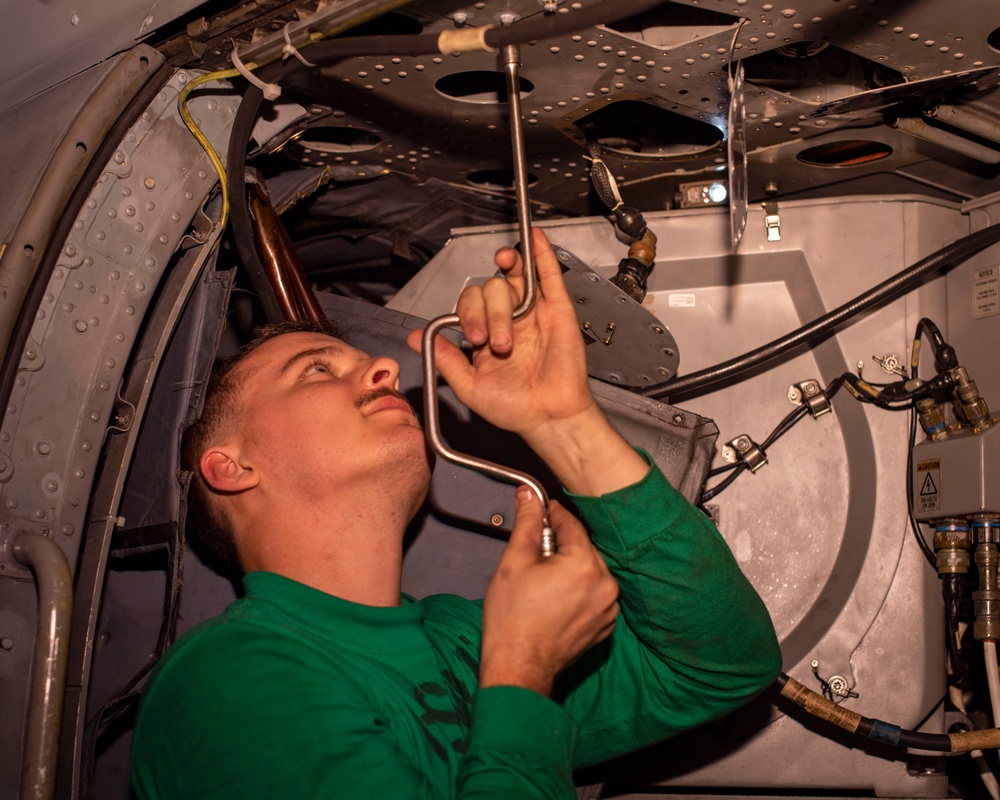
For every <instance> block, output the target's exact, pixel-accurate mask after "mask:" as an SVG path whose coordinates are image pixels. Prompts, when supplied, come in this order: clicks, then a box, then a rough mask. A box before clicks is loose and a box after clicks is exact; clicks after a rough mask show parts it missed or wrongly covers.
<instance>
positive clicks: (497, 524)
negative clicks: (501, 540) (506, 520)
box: [490, 514, 503, 528]
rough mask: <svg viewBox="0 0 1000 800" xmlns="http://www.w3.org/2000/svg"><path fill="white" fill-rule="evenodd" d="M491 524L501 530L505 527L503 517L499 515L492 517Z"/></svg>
mask: <svg viewBox="0 0 1000 800" xmlns="http://www.w3.org/2000/svg"><path fill="white" fill-rule="evenodd" d="M490 523H491V524H492V525H493V526H494V527H496V528H499V527H500V526H501V525H503V517H501V516H500V515H499V514H494V515H493V516H492V517H490Z"/></svg>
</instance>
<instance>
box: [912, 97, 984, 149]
mask: <svg viewBox="0 0 1000 800" xmlns="http://www.w3.org/2000/svg"><path fill="white" fill-rule="evenodd" d="M924 116H925V117H929V118H931V119H937V120H940V121H941V122H944V123H947V124H948V125H953V126H954V127H956V128H961V129H962V130H963V131H968V132H969V133H974V134H975V135H976V136H982V137H983V138H984V139H988V140H989V141H991V142H996V143H997V144H1000V118H998V117H997V116H996V115H995V114H987V113H985V112H984V111H982V110H981V109H978V108H975V107H972V106H964V107H963V106H950V105H938V106H934V107H933V108H929V109H927V110H926V111H924Z"/></svg>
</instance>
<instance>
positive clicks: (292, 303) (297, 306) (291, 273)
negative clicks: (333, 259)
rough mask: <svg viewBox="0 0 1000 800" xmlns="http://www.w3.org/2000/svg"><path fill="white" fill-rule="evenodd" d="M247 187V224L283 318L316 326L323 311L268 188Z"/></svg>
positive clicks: (260, 185) (253, 183) (259, 183)
mask: <svg viewBox="0 0 1000 800" xmlns="http://www.w3.org/2000/svg"><path fill="white" fill-rule="evenodd" d="M248 186H249V189H250V195H249V200H248V203H249V208H250V224H251V226H252V228H253V232H254V238H255V240H256V242H257V251H258V253H259V254H260V259H261V262H262V263H263V264H264V269H265V271H266V272H267V277H268V279H269V280H270V281H271V286H272V287H273V288H274V293H275V295H276V296H277V298H278V304H279V305H280V306H281V312H282V314H284V316H285V319H287V320H300V319H311V320H313V321H315V322H318V321H320V320H322V319H324V318H325V315H324V314H323V309H322V308H320V305H319V301H318V300H317V299H316V295H315V294H314V293H313V290H312V288H311V287H310V286H309V283H308V281H307V280H306V277H305V272H304V271H303V269H302V265H301V264H300V263H299V258H298V255H297V254H296V253H295V247H294V246H293V245H292V240H291V239H290V238H289V236H288V232H287V231H286V230H285V226H284V225H283V224H282V222H281V219H280V218H279V217H278V212H276V211H275V210H274V206H272V205H271V198H270V197H269V196H268V194H267V188H266V187H265V186H264V184H263V182H262V181H260V180H253V181H250V182H249V183H248Z"/></svg>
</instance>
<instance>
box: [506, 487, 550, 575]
mask: <svg viewBox="0 0 1000 800" xmlns="http://www.w3.org/2000/svg"><path fill="white" fill-rule="evenodd" d="M516 497H517V508H516V510H515V512H514V530H513V531H511V534H510V540H509V541H508V542H507V550H506V551H505V552H504V559H505V560H510V559H511V558H513V559H514V560H515V561H516V562H517V563H518V564H523V563H530V562H533V561H538V559H539V558H540V557H541V547H542V521H543V518H544V513H543V509H542V501H541V500H539V499H538V496H537V495H536V494H535V493H534V492H533V491H532V490H531V489H530V488H529V487H528V486H518V487H517V494H516Z"/></svg>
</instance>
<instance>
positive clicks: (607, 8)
mask: <svg viewBox="0 0 1000 800" xmlns="http://www.w3.org/2000/svg"><path fill="white" fill-rule="evenodd" d="M663 3H664V0H629V2H622V0H600V2H598V3H594V4H592V5H589V6H588V7H587V8H582V9H577V10H572V11H569V12H568V13H565V14H538V15H535V16H533V17H529V18H528V19H525V20H522V21H521V22H516V23H514V24H513V25H505V26H503V27H496V28H489V29H488V30H486V31H485V33H484V34H483V43H484V44H485V45H486V46H487V47H489V48H494V49H499V48H501V47H503V46H504V45H508V44H526V43H528V42H533V41H537V40H540V39H551V38H553V37H556V36H563V35H565V34H568V33H573V32H574V31H578V30H581V29H583V28H592V27H593V26H594V25H601V24H607V23H611V22H616V21H618V20H621V19H626V18H628V17H634V16H636V15H637V14H642V13H644V12H646V11H649V10H651V9H653V8H656V7H657V6H659V5H663ZM439 52H441V51H440V50H439V48H438V34H436V33H417V34H410V35H402V36H398V35H397V36H342V37H335V38H332V39H327V40H325V41H321V42H317V43H316V44H313V45H310V46H309V48H308V49H307V50H306V51H305V52H304V54H303V55H305V56H306V57H307V59H308V60H309V61H311V62H312V63H313V64H314V65H316V66H321V65H328V64H332V63H336V62H338V61H342V60H343V59H345V58H352V57H355V56H373V55H378V56H422V55H431V54H436V53H439ZM303 69H309V67H307V66H306V65H304V64H302V63H301V62H300V61H299V60H298V59H294V58H291V59H288V60H287V61H285V62H280V61H274V62H272V63H271V64H269V65H267V66H266V67H262V68H261V69H260V70H258V73H259V74H260V77H261V79H262V80H266V81H275V80H279V79H283V78H287V77H288V76H290V75H292V74H293V73H295V72H298V71H300V70H303Z"/></svg>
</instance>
